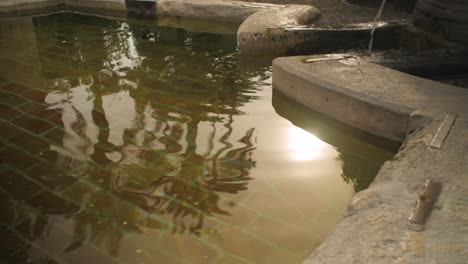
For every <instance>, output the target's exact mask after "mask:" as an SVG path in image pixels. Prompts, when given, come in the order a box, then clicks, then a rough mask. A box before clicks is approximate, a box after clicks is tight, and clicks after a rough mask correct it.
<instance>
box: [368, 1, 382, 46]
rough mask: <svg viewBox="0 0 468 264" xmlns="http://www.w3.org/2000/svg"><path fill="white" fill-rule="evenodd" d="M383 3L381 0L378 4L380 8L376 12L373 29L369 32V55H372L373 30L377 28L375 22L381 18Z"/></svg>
mask: <svg viewBox="0 0 468 264" xmlns="http://www.w3.org/2000/svg"><path fill="white" fill-rule="evenodd" d="M385 2H386V0H382V3H381V4H380V7H379V11H377V15H376V16H375V18H374V27H373V28H372V30H371V37H370V41H369V49H368V51H369V53H372V45H373V44H374V33H375V29H376V28H377V21H378V20H379V19H380V17H381V16H382V11H383V9H384V7H385Z"/></svg>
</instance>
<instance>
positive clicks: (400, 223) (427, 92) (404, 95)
mask: <svg viewBox="0 0 468 264" xmlns="http://www.w3.org/2000/svg"><path fill="white" fill-rule="evenodd" d="M307 61H308V62H307ZM273 86H274V89H275V91H278V92H280V93H283V94H284V95H286V96H287V97H289V98H291V99H293V100H295V101H296V102H298V103H300V104H302V105H305V106H306V107H309V108H311V109H313V110H315V111H318V112H321V113H323V114H325V115H328V116H331V117H333V118H335V119H337V120H338V121H341V122H343V123H346V124H348V125H351V126H353V127H355V128H358V129H361V130H363V131H366V132H369V133H372V134H374V135H378V136H382V137H385V138H387V139H391V140H393V141H397V142H401V143H402V144H403V145H402V147H401V148H400V150H399V152H398V154H397V155H396V156H395V158H394V159H392V160H390V161H387V162H386V163H385V164H384V166H383V167H382V168H381V170H380V172H379V174H378V175H377V176H376V179H375V180H374V182H373V183H372V184H371V186H370V187H369V188H368V189H367V190H364V191H361V192H359V193H357V194H356V195H355V197H353V200H352V201H351V202H350V204H349V205H348V208H347V209H346V211H345V212H344V214H343V218H342V220H341V221H340V222H339V223H338V225H337V227H336V228H335V229H334V230H333V232H332V233H331V235H329V237H328V238H327V239H326V240H325V241H324V242H323V243H322V244H321V246H320V247H319V248H318V249H316V250H315V251H314V252H313V253H312V255H310V256H309V257H308V258H307V259H306V260H305V263H307V264H311V263H463V261H465V260H466V259H467V257H468V250H467V249H466V247H463V246H459V245H462V244H464V245H466V243H467V242H468V236H467V235H468V230H467V229H466V223H467V221H468V212H467V211H466V210H464V211H463V212H461V209H462V208H466V207H467V206H468V200H467V199H466V193H468V154H467V153H468V129H467V128H468V107H467V106H466V102H468V89H464V88H460V87H454V86H450V85H446V84H443V83H439V82H435V81H431V80H427V79H423V78H419V77H416V76H412V75H408V74H405V73H402V72H399V71H396V70H393V69H389V68H387V67H384V66H381V65H377V64H375V63H369V62H362V61H361V62H359V63H356V60H355V58H353V57H350V56H341V57H340V56H337V55H333V56H330V55H317V56H300V57H283V58H277V59H275V60H274V62H273ZM447 113H451V114H449V115H450V116H452V117H455V118H456V119H455V121H454V123H453V124H452V123H449V127H448V128H449V130H448V134H446V135H443V136H442V137H441V138H437V137H439V136H440V135H439V134H440V133H439V130H443V129H442V124H444V123H446V122H444V119H447V118H446V116H448V115H447ZM445 125H446V124H445ZM434 138H436V139H437V140H439V141H442V142H443V144H442V146H441V147H440V148H437V147H434V146H433V144H432V143H433V141H434ZM428 179H432V180H436V181H439V182H442V183H443V189H442V193H441V195H440V197H439V199H438V200H437V202H436V204H435V209H434V210H433V211H432V213H431V215H430V218H429V221H428V223H427V224H426V228H425V230H424V231H423V232H417V231H414V230H412V229H410V228H409V226H408V218H409V216H410V215H411V213H412V212H413V211H414V208H415V202H416V200H417V198H418V195H419V194H420V193H421V191H422V189H423V188H424V183H425V182H426V180H428Z"/></svg>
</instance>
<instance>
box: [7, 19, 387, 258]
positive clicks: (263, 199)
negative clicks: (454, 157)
mask: <svg viewBox="0 0 468 264" xmlns="http://www.w3.org/2000/svg"><path fill="white" fill-rule="evenodd" d="M0 29H1V31H0V32H1V34H0V48H1V49H0V65H1V66H0V135H1V136H0V160H1V163H0V203H1V207H2V208H3V210H2V213H1V214H0V229H1V230H0V231H1V233H2V236H1V237H0V257H1V258H2V259H3V260H6V261H7V262H8V263H27V262H34V263H55V262H58V263H120V262H122V263H223V264H225V263H300V262H301V260H302V259H303V258H304V257H305V256H306V255H307V254H308V253H310V252H311V251H312V250H313V249H314V248H315V247H316V246H317V245H319V244H320V242H321V241H322V240H323V238H324V237H325V236H326V235H327V233H328V232H329V231H330V230H331V228H332V227H333V226H334V224H335V223H336V221H338V219H339V217H340V215H341V213H342V210H343V208H344V207H345V205H346V203H347V202H348V201H349V199H350V197H351V196H352V195H353V193H354V191H355V190H359V189H362V188H365V187H366V184H368V182H369V181H370V180H371V179H372V177H373V176H374V175H375V173H376V171H377V170H378V168H379V166H380V164H382V162H383V161H385V160H386V159H387V158H389V157H391V152H390V151H387V150H385V149H381V148H378V147H375V146H373V145H372V144H369V143H366V142H365V141H362V140H360V139H357V138H354V137H353V136H351V135H349V136H346V135H341V134H339V133H338V134H337V135H340V136H339V137H341V138H343V137H345V140H344V141H346V142H348V143H349V144H348V145H347V146H344V147H343V146H338V145H337V146H332V145H329V144H328V143H325V142H324V141H322V140H320V139H319V138H318V137H316V136H314V135H313V134H311V133H309V132H307V131H305V130H304V129H302V128H300V127H298V126H296V125H293V124H292V123H291V122H290V121H288V120H286V119H284V118H283V117H281V116H279V115H278V114H277V113H276V112H275V110H274V109H273V107H272V105H271V101H272V88H271V78H270V74H271V70H270V67H269V66H262V67H254V66H251V65H249V64H242V63H240V62H239V58H237V54H236V52H235V36H231V35H216V34H205V33H199V32H189V31H186V30H184V29H170V28H157V27H156V26H155V25H153V24H152V22H151V21H149V22H148V21H147V22H141V21H133V22H132V21H117V20H107V19H103V18H96V17H89V16H82V15H73V14H70V13H62V14H56V15H51V16H46V17H38V18H21V19H19V20H17V21H15V20H8V21H0ZM282 105H283V108H284V109H287V110H288V111H290V110H291V111H292V110H293V108H294V107H293V106H292V105H289V104H288V103H287V102H283V103H282ZM291 115H294V116H304V115H305V114H304V113H301V112H297V113H291ZM298 122H299V123H298V125H299V126H300V125H301V122H300V121H298ZM310 124H312V125H311V126H309V125H310ZM310 124H309V123H308V124H307V125H304V128H306V129H307V130H308V131H313V130H314V129H315V128H317V127H321V126H324V124H321V123H319V122H316V121H315V122H314V120H312V122H311V123H310ZM319 130H320V129H319ZM333 133H334V132H331V133H329V134H333Z"/></svg>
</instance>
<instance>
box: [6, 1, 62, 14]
mask: <svg viewBox="0 0 468 264" xmlns="http://www.w3.org/2000/svg"><path fill="white" fill-rule="evenodd" d="M62 3H63V0H2V1H0V14H2V13H14V12H20V11H26V10H33V9H43V8H48V7H53V6H56V5H60V4H62Z"/></svg>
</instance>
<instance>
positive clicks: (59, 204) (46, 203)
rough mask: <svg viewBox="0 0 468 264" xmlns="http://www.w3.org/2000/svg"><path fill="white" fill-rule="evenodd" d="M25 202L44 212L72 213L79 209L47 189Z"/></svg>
mask: <svg viewBox="0 0 468 264" xmlns="http://www.w3.org/2000/svg"><path fill="white" fill-rule="evenodd" d="M27 203H28V205H29V206H31V207H32V208H35V209H36V210H38V211H40V212H42V213H44V214H72V213H75V212H76V211H78V209H79V207H78V206H77V205H75V204H72V203H71V202H69V201H67V200H65V199H64V198H62V197H60V196H58V195H56V194H53V193H51V192H49V191H45V192H42V193H40V194H39V195H36V196H34V197H32V198H31V199H29V200H27Z"/></svg>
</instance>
